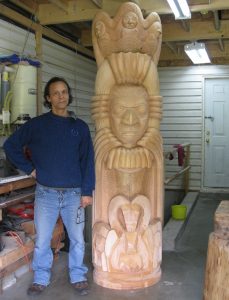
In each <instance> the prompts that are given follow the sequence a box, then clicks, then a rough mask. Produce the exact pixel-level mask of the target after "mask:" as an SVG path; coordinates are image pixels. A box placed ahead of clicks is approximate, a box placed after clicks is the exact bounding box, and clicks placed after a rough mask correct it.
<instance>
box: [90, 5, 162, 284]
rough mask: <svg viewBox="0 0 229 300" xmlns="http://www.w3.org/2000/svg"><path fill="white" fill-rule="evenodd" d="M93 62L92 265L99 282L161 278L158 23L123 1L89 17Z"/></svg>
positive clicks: (150, 281) (154, 15)
mask: <svg viewBox="0 0 229 300" xmlns="http://www.w3.org/2000/svg"><path fill="white" fill-rule="evenodd" d="M92 30H93V32H92V37H93V47H94V52H95V56H96V62H97V65H98V72H97V77H96V83H95V96H94V97H93V103H92V116H93V118H94V120H95V124H96V137H95V153H96V190H95V199H94V211H93V241H92V246H93V264H94V280H95V282H96V283H97V284H99V285H101V286H104V287H107V288H113V289H135V288H144V287H147V286H150V285H153V284H155V283H156V282H158V281H159V280H160V276H161V268H160V264H161V251H162V249H161V247H162V222H163V172H164V171H163V154H162V139H161V136H160V132H159V126H160V120H161V97H160V96H159V80H158V73H157V63H158V59H159V55H160V49H161V22H160V18H159V16H158V15H157V13H151V14H150V15H149V16H148V17H147V18H146V19H144V18H143V16H142V13H141V10H140V8H139V7H138V6H137V5H136V4H134V3H130V2H127V3H124V4H123V5H122V6H121V7H120V9H119V10H118V12H117V14H116V16H115V17H114V18H113V19H111V18H110V17H109V15H108V14H107V13H105V12H99V13H98V14H97V15H96V16H95V19H94V21H93V29H92Z"/></svg>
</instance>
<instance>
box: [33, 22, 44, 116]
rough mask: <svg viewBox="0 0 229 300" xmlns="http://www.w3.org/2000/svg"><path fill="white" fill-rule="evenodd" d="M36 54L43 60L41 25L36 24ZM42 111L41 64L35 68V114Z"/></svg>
mask: <svg viewBox="0 0 229 300" xmlns="http://www.w3.org/2000/svg"><path fill="white" fill-rule="evenodd" d="M35 38H36V55H37V57H38V59H39V61H42V60H43V51H42V26H41V25H40V26H38V28H37V30H36V31H35ZM41 113H42V65H41V66H40V67H39V68H37V115H40V114H41Z"/></svg>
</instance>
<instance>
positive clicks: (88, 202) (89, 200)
mask: <svg viewBox="0 0 229 300" xmlns="http://www.w3.org/2000/svg"><path fill="white" fill-rule="evenodd" d="M91 204H92V197H91V196H82V197H81V201H80V206H82V207H83V208H85V207H87V206H88V205H91Z"/></svg>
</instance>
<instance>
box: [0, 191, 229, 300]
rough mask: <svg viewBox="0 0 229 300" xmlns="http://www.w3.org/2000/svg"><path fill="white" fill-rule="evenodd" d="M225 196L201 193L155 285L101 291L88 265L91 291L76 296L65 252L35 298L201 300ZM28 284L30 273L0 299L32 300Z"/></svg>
mask: <svg viewBox="0 0 229 300" xmlns="http://www.w3.org/2000/svg"><path fill="white" fill-rule="evenodd" d="M227 199H229V194H212V193H211V194H210V193H201V194H200V195H199V197H198V200H197V203H196V206H195V207H194V210H193V212H192V214H191V216H190V218H189V220H188V222H187V225H186V228H185V230H184V232H183V234H182V236H181V238H180V240H179V241H178V242H177V247H176V251H172V252H171V251H167V252H165V251H164V252H163V262H162V278H161V281H160V282H159V283H157V284H156V285H154V286H152V287H149V288H146V289H141V290H133V291H132V290H131V291H116V290H111V289H106V288H102V287H100V286H98V285H96V284H95V283H93V281H92V272H91V270H92V267H91V265H90V264H88V265H89V268H90V272H89V275H88V277H89V282H90V284H91V292H90V294H89V295H87V296H79V295H77V294H76V293H75V291H74V290H72V287H71V286H70V284H69V283H68V276H67V267H66V265H67V253H66V252H61V253H60V256H59V258H58V259H57V260H56V261H55V263H54V266H53V277H52V283H51V285H50V286H49V287H48V288H47V290H45V291H44V293H43V294H42V295H41V296H39V297H36V298H37V299H41V300H50V299H55V300H62V299H63V300H66V299H67V300H73V299H74V300H75V299H78V298H82V297H83V299H85V300H87V299H90V300H107V299H109V300H124V299H132V300H139V299H144V300H201V299H202V295H203V283H204V272H205V263H206V254H207V244H208V236H209V233H210V232H212V231H213V216H214V212H215V210H216V208H217V206H218V205H219V203H220V201H221V200H227ZM31 282H32V272H29V273H27V274H25V275H23V276H22V277H21V278H20V279H19V280H18V281H17V283H16V284H14V285H13V286H12V287H10V288H8V289H6V290H5V291H4V292H3V294H2V295H0V298H1V300H22V299H23V300H27V299H31V298H32V299H33V298H34V297H29V296H27V294H26V290H27V287H28V286H29V284H30V283H31Z"/></svg>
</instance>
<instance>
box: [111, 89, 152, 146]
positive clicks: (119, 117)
mask: <svg viewBox="0 0 229 300" xmlns="http://www.w3.org/2000/svg"><path fill="white" fill-rule="evenodd" d="M148 119H149V104H148V95H147V92H146V90H145V89H144V88H143V87H140V86H116V87H115V88H114V89H113V90H112V91H111V94H110V123H111V129H112V131H113V133H114V135H115V136H116V138H117V139H119V140H120V141H121V142H122V143H123V145H124V146H125V147H127V148H131V147H134V146H135V145H136V143H137V141H138V140H139V139H140V138H141V137H142V136H143V134H144V133H145V131H146V129H147V126H148Z"/></svg>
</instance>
